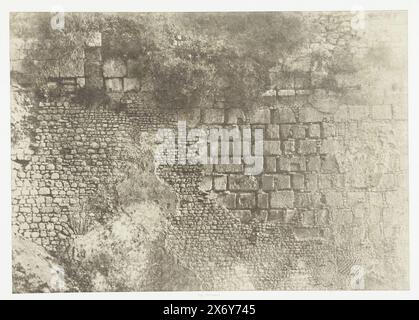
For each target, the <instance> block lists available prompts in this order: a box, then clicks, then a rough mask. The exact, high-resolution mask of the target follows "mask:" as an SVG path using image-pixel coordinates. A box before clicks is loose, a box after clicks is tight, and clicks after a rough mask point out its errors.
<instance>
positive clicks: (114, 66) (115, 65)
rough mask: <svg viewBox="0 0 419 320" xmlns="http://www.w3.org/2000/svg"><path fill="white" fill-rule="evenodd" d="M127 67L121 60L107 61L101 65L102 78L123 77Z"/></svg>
mask: <svg viewBox="0 0 419 320" xmlns="http://www.w3.org/2000/svg"><path fill="white" fill-rule="evenodd" d="M126 75H127V66H126V64H125V62H124V61H123V60H122V59H108V60H106V61H105V62H104V63H103V76H104V77H106V78H117V77H125V76H126Z"/></svg>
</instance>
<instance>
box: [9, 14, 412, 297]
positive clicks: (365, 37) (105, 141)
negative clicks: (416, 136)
mask: <svg viewBox="0 0 419 320" xmlns="http://www.w3.org/2000/svg"><path fill="white" fill-rule="evenodd" d="M307 16H308V17H309V20H310V23H312V24H313V27H316V28H319V33H318V37H316V38H314V39H312V41H311V42H310V43H309V44H308V45H307V49H306V50H301V51H300V52H298V53H297V54H295V56H291V55H290V56H288V57H285V58H283V59H282V60H281V61H280V62H279V65H278V66H277V67H275V68H273V69H272V70H271V74H270V78H271V87H270V88H269V90H268V91H267V92H265V93H264V94H263V96H264V99H265V101H264V103H263V104H261V105H257V106H254V107H253V108H251V109H241V108H237V107H234V108H230V107H229V106H226V105H225V104H223V103H217V104H216V105H214V106H213V107H212V108H205V109H204V108H195V109H188V110H173V111H172V112H168V110H161V109H159V108H157V107H156V106H155V105H154V104H153V103H152V102H151V101H150V100H148V99H147V98H146V97H147V92H145V91H144V90H143V91H142V90H141V85H140V82H139V81H138V79H137V78H136V77H135V73H133V68H134V67H133V64H134V62H133V61H129V60H128V61H124V60H123V59H122V58H121V59H112V60H106V61H102V57H101V50H100V47H101V41H100V35H97V34H96V35H94V36H93V37H92V42H89V43H88V45H87V47H86V48H84V50H82V52H81V54H80V56H79V57H78V58H77V57H76V59H75V60H73V61H71V63H70V64H69V65H68V66H66V65H65V64H58V69H56V68H52V69H51V71H50V72H51V73H50V74H49V77H48V78H49V81H48V83H47V85H48V86H49V87H59V86H61V87H63V88H64V89H65V91H66V92H67V93H66V94H64V95H63V97H61V98H60V99H53V100H51V101H41V102H39V103H37V105H36V106H35V107H34V108H33V111H32V116H33V119H34V120H33V121H32V122H31V123H32V126H33V136H32V143H31V148H30V149H28V148H26V149H21V148H19V147H18V146H16V147H14V148H13V150H12V160H13V170H12V173H13V186H12V188H13V190H12V191H13V199H12V203H13V226H14V232H16V233H19V234H21V235H23V236H24V237H26V238H30V239H33V240H34V241H35V242H37V243H39V244H41V245H43V246H45V247H46V248H47V249H50V250H52V251H54V250H56V249H57V248H58V247H60V246H65V244H66V243H67V241H68V239H69V238H71V237H73V236H76V235H77V234H78V233H83V232H84V231H85V228H88V226H85V225H83V223H85V222H83V221H86V219H84V220H83V219H82V220H80V219H75V218H73V217H74V216H75V215H77V212H80V211H83V210H84V209H83V208H82V207H83V206H84V205H85V204H86V203H89V201H90V202H91V201H92V199H93V200H94V199H95V197H96V198H97V195H98V194H99V191H98V190H101V188H102V187H106V186H109V185H112V184H115V183H116V182H117V181H119V180H118V179H120V178H121V177H119V176H118V172H117V169H118V167H120V166H121V165H122V164H123V162H124V161H125V159H126V157H128V156H129V152H128V151H127V146H129V145H132V144H135V139H134V137H135V132H136V131H149V132H155V131H156V130H157V129H158V128H160V127H162V128H167V127H172V126H174V125H175V122H176V121H177V120H186V121H187V125H188V126H189V127H200V128H208V129H210V128H214V127H216V128H233V127H235V126H238V128H239V129H240V130H242V129H243V128H248V127H250V128H252V129H256V128H260V129H263V132H264V146H263V150H264V153H263V154H264V155H263V162H264V170H263V173H261V174H259V175H256V176H251V175H245V174H244V164H237V165H234V164H227V165H226V164H223V165H221V164H214V165H205V166H201V165H175V166H158V167H157V168H156V174H157V175H158V177H159V178H161V179H162V180H163V181H165V183H167V184H168V185H170V186H171V187H172V188H173V190H175V191H176V193H177V195H178V209H177V212H176V214H174V215H173V216H171V217H170V224H169V226H168V230H167V239H166V243H167V248H168V250H170V252H172V253H173V255H174V256H175V257H176V258H177V259H178V261H179V263H180V264H181V265H182V266H184V267H186V268H188V269H189V270H192V271H193V272H194V273H195V274H196V276H197V277H198V278H199V279H200V280H201V281H202V283H203V288H205V289H319V288H323V289H330V288H348V286H349V281H350V280H349V279H350V278H349V276H350V272H351V267H352V266H354V265H361V266H363V267H364V268H366V269H367V272H368V277H369V278H368V279H369V280H368V281H369V288H381V287H386V286H388V284H389V283H391V282H392V281H393V279H395V278H397V281H398V283H401V286H405V281H406V277H407V271H406V269H405V267H406V266H407V262H406V257H407V254H406V250H407V231H408V230H407V221H408V209H407V205H408V203H407V170H408V166H407V105H406V92H407V91H406V73H404V71H405V69H404V68H405V65H404V59H403V54H405V52H406V42H405V41H406V39H405V37H402V36H400V34H399V33H398V32H399V31H400V30H402V31H403V30H405V28H406V24H405V22H406V21H405V18H406V17H405V14H403V13H385V14H384V13H374V12H372V13H368V14H367V15H366V16H365V19H366V20H365V21H364V23H365V24H366V25H365V28H361V29H356V28H354V26H353V15H351V14H348V13H334V14H331V13H322V14H313V13H307ZM389 30H391V33H390V32H388V31H389ZM378 35H379V36H378ZM377 39H379V40H377ZM16 43H18V44H17V45H16V46H17V47H16V48H15V49H16V50H17V52H21V51H25V50H27V49H26V48H27V44H25V43H22V42H20V41H17V42H16ZM19 43H20V44H19ZM383 48H384V49H383ZM377 50H378V52H382V51H380V50H384V51H385V52H386V53H388V61H385V63H384V64H380V63H379V62H378V63H377V61H376V60H377V58H376V57H375V56H374V54H375V53H376V52H377ZM336 52H337V53H342V55H344V59H343V60H342V61H344V62H345V63H348V64H349V65H351V66H353V65H355V66H356V68H355V69H353V68H352V69H351V68H349V67H347V65H345V64H344V63H343V62H342V63H341V64H340V65H339V66H340V67H341V68H338V69H336V68H334V67H335V66H334V65H333V64H332V62H333V61H329V60H330V59H329V58H331V57H332V56H334V55H333V53H334V54H336ZM22 54H24V53H22ZM15 57H16V58H19V59H17V60H12V71H13V72H18V73H20V74H24V72H21V71H22V69H21V67H20V64H19V63H20V62H21V61H20V60H21V58H22V56H21V55H19V54H15V55H13V58H15ZM379 57H380V56H379ZM18 60H19V61H18ZM378 60H379V59H378ZM374 63H375V64H374ZM51 65H52V66H54V65H56V63H55V62H51ZM48 72H49V71H48ZM383 74H385V75H386V76H387V77H386V78H385V79H381V78H380V75H383ZM83 86H87V87H92V88H105V89H106V91H107V92H108V94H109V95H110V96H111V97H112V99H116V100H117V101H118V102H120V103H121V104H119V105H118V108H117V109H115V108H112V107H96V108H88V107H86V106H83V105H78V104H75V103H73V102H71V99H68V97H69V96H71V94H72V92H74V91H75V90H76V88H77V87H83ZM107 196H109V195H106V194H105V195H104V196H103V197H105V198H106V197H107ZM101 199H103V198H100V200H99V201H101ZM96 201H98V200H96ZM81 208H82V209H81ZM85 211H86V210H85ZM87 211H88V212H87V215H88V216H89V215H91V217H92V219H94V218H97V217H96V216H95V214H96V215H97V212H94V211H92V212H89V210H87ZM87 220H88V219H87ZM392 274H393V275H392ZM399 279H403V281H402V282H400V280H399Z"/></svg>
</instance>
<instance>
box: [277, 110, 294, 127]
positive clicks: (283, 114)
mask: <svg viewBox="0 0 419 320" xmlns="http://www.w3.org/2000/svg"><path fill="white" fill-rule="evenodd" d="M273 122H274V123H295V114H294V111H293V110H292V109H291V108H289V107H279V108H278V109H274V110H273Z"/></svg>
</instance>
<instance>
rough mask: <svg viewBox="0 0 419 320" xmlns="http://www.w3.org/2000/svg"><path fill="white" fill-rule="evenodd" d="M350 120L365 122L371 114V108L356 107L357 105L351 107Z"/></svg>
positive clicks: (349, 108)
mask: <svg viewBox="0 0 419 320" xmlns="http://www.w3.org/2000/svg"><path fill="white" fill-rule="evenodd" d="M348 110H349V119H351V120H365V119H368V117H369V114H370V107H369V106H356V105H349V106H348Z"/></svg>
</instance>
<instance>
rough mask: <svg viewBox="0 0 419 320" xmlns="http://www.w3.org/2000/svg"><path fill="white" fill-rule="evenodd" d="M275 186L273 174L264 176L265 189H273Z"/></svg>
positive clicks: (263, 187) (263, 184)
mask: <svg viewBox="0 0 419 320" xmlns="http://www.w3.org/2000/svg"><path fill="white" fill-rule="evenodd" d="M274 188H275V179H274V176H272V175H263V176H262V189H263V190H265V191H271V190H274Z"/></svg>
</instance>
